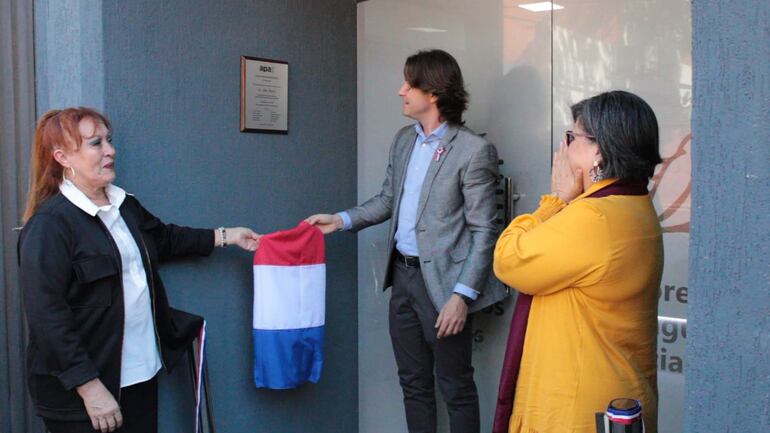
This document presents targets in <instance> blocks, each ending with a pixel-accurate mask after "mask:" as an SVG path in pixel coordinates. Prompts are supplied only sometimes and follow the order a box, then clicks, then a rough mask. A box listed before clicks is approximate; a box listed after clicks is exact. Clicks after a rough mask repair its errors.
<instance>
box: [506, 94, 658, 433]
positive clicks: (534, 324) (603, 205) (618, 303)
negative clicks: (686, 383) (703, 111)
mask: <svg viewBox="0 0 770 433" xmlns="http://www.w3.org/2000/svg"><path fill="white" fill-rule="evenodd" d="M572 115H573V119H574V122H575V125H574V130H572V131H567V133H566V140H565V141H564V142H562V143H561V144H560V147H559V150H558V151H557V152H556V153H555V154H554V160H553V173H552V181H551V186H552V193H551V194H549V195H545V196H543V197H542V199H541V200H540V206H539V207H538V209H537V210H535V211H534V212H533V213H532V214H527V215H521V216H519V217H517V218H516V219H515V220H513V221H512V222H511V224H510V225H509V226H508V228H507V229H506V230H505V231H504V232H503V234H502V235H501V236H500V239H499V240H498V242H497V246H496V248H495V256H494V271H495V274H496V275H497V277H498V278H499V279H500V280H502V281H503V282H505V283H506V284H508V285H509V286H511V287H514V288H515V289H516V290H518V291H519V292H521V293H524V294H528V295H532V298H531V306H530V311H529V316H528V322H527V324H526V334H525V337H524V343H523V344H524V345H523V354H522V355H521V364H520V369H519V375H518V380H516V381H515V399H514V401H513V411H512V415H511V416H510V419H509V423H508V431H509V433H516V432H524V433H594V432H595V431H596V427H595V418H594V414H595V413H596V412H604V411H605V410H606V409H607V404H608V403H609V402H610V400H612V399H614V398H618V397H629V398H633V399H636V400H639V401H640V403H641V404H642V411H643V415H644V420H645V425H646V432H647V433H655V432H656V431H657V400H658V399H657V384H656V380H657V369H656V341H657V340H656V329H657V309H658V305H657V294H658V289H659V286H660V279H661V273H662V270H663V242H662V238H661V228H660V225H659V223H658V218H657V215H656V213H655V210H654V208H653V205H652V201H651V200H650V196H649V195H648V194H647V188H646V186H647V183H648V181H649V178H650V177H651V176H652V175H653V171H654V169H655V166H656V165H657V164H659V163H660V162H661V159H660V154H659V152H658V124H657V120H656V118H655V114H654V113H653V111H652V109H651V108H650V106H649V105H647V103H646V102H644V101H643V100H642V99H641V98H639V97H638V96H636V95H633V94H631V93H628V92H623V91H613V92H608V93H603V94H600V95H597V96H594V97H592V98H589V99H586V100H583V101H581V102H579V103H577V104H575V105H574V106H572ZM506 356H508V354H506ZM504 376H505V372H504Z"/></svg>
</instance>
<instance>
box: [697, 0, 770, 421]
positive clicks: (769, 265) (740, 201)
mask: <svg viewBox="0 0 770 433" xmlns="http://www.w3.org/2000/svg"><path fill="white" fill-rule="evenodd" d="M692 18H693V32H692V33H693V68H694V69H693V71H694V82H693V85H694V92H695V94H694V108H693V119H692V130H693V145H692V149H693V172H692V173H693V174H692V177H693V215H692V232H691V241H690V284H689V286H690V292H689V311H688V317H689V336H688V337H689V339H688V342H687V343H688V344H687V359H688V363H689V367H688V368H689V370H688V372H687V413H686V416H685V431H686V432H688V433H711V432H713V433H723V432H728V431H746V432H749V431H751V432H758V431H766V430H767V427H768V426H769V425H770V387H768V384H770V361H768V354H770V140H769V139H768V137H770V134H769V133H768V125H770V108H768V101H770V68H769V67H768V61H767V59H768V58H770V24H768V23H769V22H770V3H768V2H767V1H764V0H753V1H746V2H730V3H725V2H722V1H719V0H711V1H695V2H693V5H692Z"/></svg>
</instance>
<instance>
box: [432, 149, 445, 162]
mask: <svg viewBox="0 0 770 433" xmlns="http://www.w3.org/2000/svg"><path fill="white" fill-rule="evenodd" d="M445 150H446V148H445V147H444V146H441V147H439V148H437V149H436V153H434V155H436V161H438V160H439V159H440V158H441V154H443V153H444V151H445Z"/></svg>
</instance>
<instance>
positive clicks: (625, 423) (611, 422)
mask: <svg viewBox="0 0 770 433" xmlns="http://www.w3.org/2000/svg"><path fill="white" fill-rule="evenodd" d="M596 433H644V420H643V419H642V405H641V403H639V400H634V399H632V398H616V399H615V400H612V401H611V402H610V404H609V405H608V406H607V412H604V413H601V412H599V413H597V414H596Z"/></svg>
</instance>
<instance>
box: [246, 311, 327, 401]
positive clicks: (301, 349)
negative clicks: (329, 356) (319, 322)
mask: <svg viewBox="0 0 770 433" xmlns="http://www.w3.org/2000/svg"><path fill="white" fill-rule="evenodd" d="M252 336H253V337H254V383H255V384H256V385H257V388H271V389H287V388H296V387H297V386H299V385H302V384H303V383H305V382H308V381H310V382H313V383H316V382H318V380H319V379H320V378H321V368H322V367H323V344H324V343H323V342H324V327H323V326H317V327H315V328H306V329H278V330H272V329H271V330H263V329H253V330H252Z"/></svg>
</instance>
